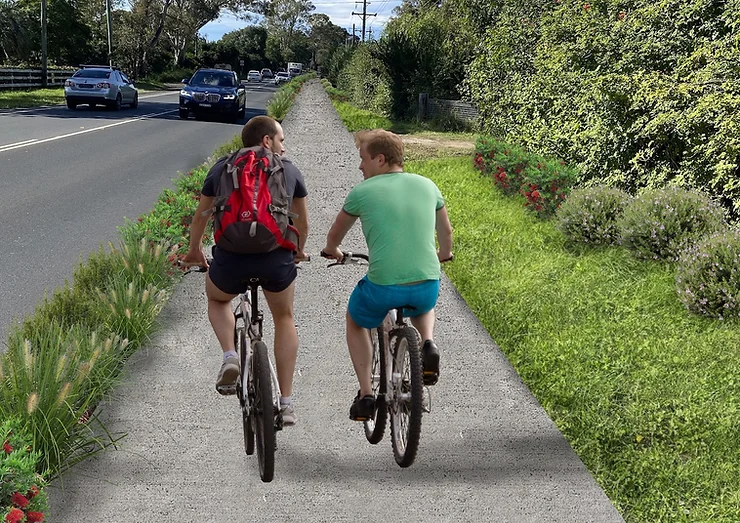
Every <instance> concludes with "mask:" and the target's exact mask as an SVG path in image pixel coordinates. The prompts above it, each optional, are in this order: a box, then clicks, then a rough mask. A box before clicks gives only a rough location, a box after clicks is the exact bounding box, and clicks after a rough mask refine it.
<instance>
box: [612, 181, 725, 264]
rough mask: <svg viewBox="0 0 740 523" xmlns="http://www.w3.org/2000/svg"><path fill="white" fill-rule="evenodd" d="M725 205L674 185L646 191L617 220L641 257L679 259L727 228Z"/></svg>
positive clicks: (621, 232) (627, 244) (622, 234)
mask: <svg viewBox="0 0 740 523" xmlns="http://www.w3.org/2000/svg"><path fill="white" fill-rule="evenodd" d="M725 226H726V225H725V222H724V212H723V211H722V208H721V207H720V206H719V205H718V204H717V203H715V202H714V201H713V200H711V199H710V198H709V197H708V196H707V195H705V194H702V193H700V192H697V191H692V190H686V189H681V188H680V187H675V186H670V187H666V188H664V189H651V190H647V191H644V192H643V193H642V194H640V195H638V196H637V197H636V198H634V199H632V200H630V201H629V203H628V204H627V205H626V206H625V209H624V212H623V213H622V215H621V216H620V217H619V219H618V220H617V227H618V228H619V235H620V237H621V243H622V245H624V246H625V247H627V248H628V249H630V250H631V251H633V252H634V254H635V255H636V256H638V257H640V258H646V259H653V260H667V261H675V260H676V259H677V258H678V255H679V253H680V252H681V250H682V249H683V248H685V247H687V246H688V244H690V243H691V242H692V241H697V240H699V239H701V237H702V236H704V235H707V234H711V233H714V232H717V231H719V230H722V229H723V228H724V227H725Z"/></svg>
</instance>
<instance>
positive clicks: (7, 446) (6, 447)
mask: <svg viewBox="0 0 740 523" xmlns="http://www.w3.org/2000/svg"><path fill="white" fill-rule="evenodd" d="M3 450H4V451H5V453H6V454H10V453H11V452H13V447H11V446H10V442H9V441H8V440H7V439H6V440H5V443H3Z"/></svg>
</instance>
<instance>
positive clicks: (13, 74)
mask: <svg viewBox="0 0 740 523" xmlns="http://www.w3.org/2000/svg"><path fill="white" fill-rule="evenodd" d="M75 71H76V69H48V70H47V71H46V81H47V85H48V86H49V87H54V86H62V85H64V80H66V79H67V78H69V77H70V76H72V75H73V74H74V72H75ZM41 78H42V71H41V69H20V68H14V67H10V68H4V69H2V68H0V89H27V88H30V87H41V86H42V82H41Z"/></svg>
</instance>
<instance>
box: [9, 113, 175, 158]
mask: <svg viewBox="0 0 740 523" xmlns="http://www.w3.org/2000/svg"><path fill="white" fill-rule="evenodd" d="M175 112H177V109H174V110H172V111H164V112H161V113H149V114H143V115H141V116H137V117H135V118H131V119H129V120H122V121H120V122H115V123H111V124H108V125H101V126H100V127H92V128H90V129H83V130H82V131H75V132H73V133H68V134H60V135H59V136H52V137H51V138H43V139H41V140H35V139H34V140H26V141H24V142H18V143H14V144H9V145H3V146H0V153H4V152H5V151H12V150H14V149H21V148H23V147H30V146H31V145H39V144H42V143H47V142H53V141H55V140H61V139H62V138H69V137H71V136H78V135H80V134H86V133H92V132H94V131H102V130H103V129H110V128H111V127H117V126H119V125H125V124H127V123H131V122H138V121H140V120H145V119H148V118H151V117H153V116H162V115H163V114H169V113H175Z"/></svg>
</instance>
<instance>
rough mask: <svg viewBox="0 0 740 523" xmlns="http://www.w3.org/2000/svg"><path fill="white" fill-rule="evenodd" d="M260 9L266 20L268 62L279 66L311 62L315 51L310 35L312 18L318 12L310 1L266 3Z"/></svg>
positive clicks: (258, 7) (272, 1)
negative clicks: (311, 15) (281, 64)
mask: <svg viewBox="0 0 740 523" xmlns="http://www.w3.org/2000/svg"><path fill="white" fill-rule="evenodd" d="M256 6H257V10H258V12H260V13H261V14H262V15H264V17H265V25H266V27H267V32H268V39H267V55H268V58H270V59H271V60H272V61H273V62H275V63H285V62H286V61H288V60H297V61H308V60H309V59H310V58H311V49H310V45H309V42H308V39H307V37H306V33H307V31H308V29H309V26H308V19H309V16H310V14H311V11H313V10H314V9H315V7H314V5H313V4H312V3H311V2H310V0H270V1H264V0H263V1H262V2H261V3H258V4H257V5H256Z"/></svg>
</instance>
